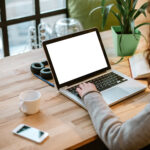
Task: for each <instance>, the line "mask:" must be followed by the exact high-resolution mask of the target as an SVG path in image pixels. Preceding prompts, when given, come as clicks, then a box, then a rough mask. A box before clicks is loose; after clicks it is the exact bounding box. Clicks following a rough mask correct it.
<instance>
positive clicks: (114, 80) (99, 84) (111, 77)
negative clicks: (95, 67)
mask: <svg viewBox="0 0 150 150" xmlns="http://www.w3.org/2000/svg"><path fill="white" fill-rule="evenodd" d="M125 81H127V79H125V78H123V77H121V76H119V75H118V74H116V73H114V72H110V73H107V74H105V75H102V76H100V77H98V78H96V79H92V80H89V81H88V82H91V83H94V84H95V86H96V88H97V89H98V91H100V92H101V91H103V90H106V89H108V88H110V87H113V86H115V85H117V84H120V83H122V82H125ZM77 87H78V85H77V86H74V87H71V88H69V89H68V91H69V92H71V93H72V94H74V95H76V96H78V97H80V96H79V95H78V93H77V92H76V88H77Z"/></svg>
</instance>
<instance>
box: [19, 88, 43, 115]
mask: <svg viewBox="0 0 150 150" xmlns="http://www.w3.org/2000/svg"><path fill="white" fill-rule="evenodd" d="M40 98H41V93H40V92H38V91H34V90H28V91H24V92H22V93H21V94H20V95H19V100H20V106H19V108H20V111H22V112H23V113H25V114H35V113H37V112H39V110H40Z"/></svg>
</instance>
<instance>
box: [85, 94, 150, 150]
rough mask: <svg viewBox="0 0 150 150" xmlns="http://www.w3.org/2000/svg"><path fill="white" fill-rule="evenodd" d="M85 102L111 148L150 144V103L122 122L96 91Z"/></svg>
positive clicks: (121, 149)
mask: <svg viewBox="0 0 150 150" xmlns="http://www.w3.org/2000/svg"><path fill="white" fill-rule="evenodd" d="M84 102H85V105H86V107H87V110H88V112H89V115H90V117H91V120H92V122H93V125H94V127H95V130H96V132H97V134H98V135H99V137H100V138H101V140H102V141H103V142H104V143H105V144H106V146H107V147H108V148H109V149H111V150H138V149H140V148H143V147H145V146H146V145H148V144H150V104H148V105H147V106H146V108H145V109H144V110H143V111H141V112H140V113H139V114H138V115H136V116H135V117H133V118H132V119H130V120H128V121H126V122H125V123H123V122H121V121H120V120H119V118H118V117H117V116H115V114H114V113H113V112H112V111H111V109H110V108H109V107H108V105H107V104H106V103H105V101H104V100H103V98H102V96H101V95H100V94H98V93H96V92H93V93H89V94H88V95H86V96H85V97H84Z"/></svg>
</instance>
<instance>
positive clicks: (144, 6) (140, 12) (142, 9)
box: [134, 2, 149, 19]
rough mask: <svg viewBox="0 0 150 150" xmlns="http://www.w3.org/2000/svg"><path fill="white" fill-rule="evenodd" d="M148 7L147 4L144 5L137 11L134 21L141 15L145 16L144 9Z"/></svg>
mask: <svg viewBox="0 0 150 150" xmlns="http://www.w3.org/2000/svg"><path fill="white" fill-rule="evenodd" d="M148 7H149V2H146V3H144V4H143V5H142V6H141V7H140V8H139V9H138V10H137V13H136V14H135V16H134V19H136V18H137V17H138V16H139V15H140V14H143V15H144V16H146V13H145V11H146V9H147V8H148Z"/></svg>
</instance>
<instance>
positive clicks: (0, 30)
mask: <svg viewBox="0 0 150 150" xmlns="http://www.w3.org/2000/svg"><path fill="white" fill-rule="evenodd" d="M3 57H4V54H3V44H2V29H1V28H0V58H3Z"/></svg>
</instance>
